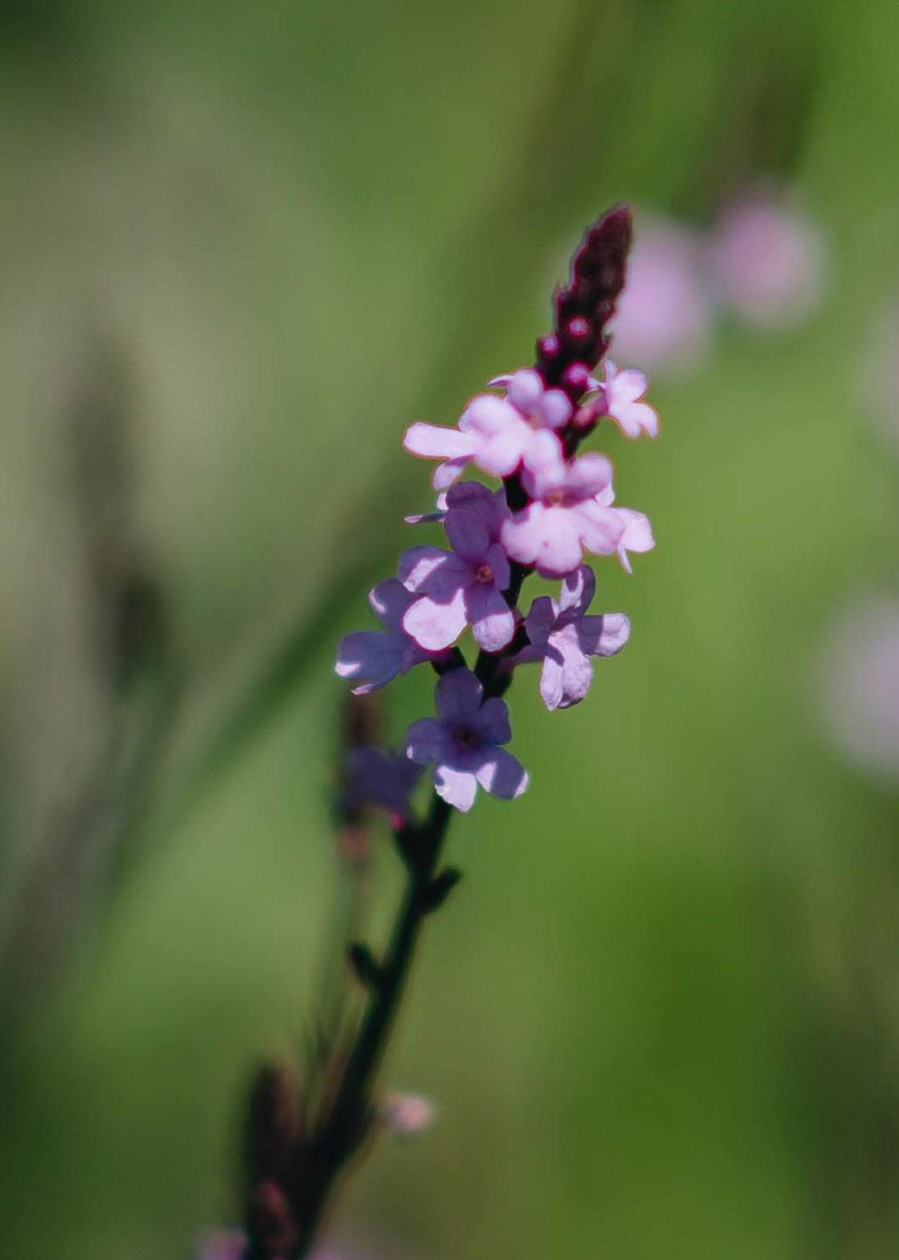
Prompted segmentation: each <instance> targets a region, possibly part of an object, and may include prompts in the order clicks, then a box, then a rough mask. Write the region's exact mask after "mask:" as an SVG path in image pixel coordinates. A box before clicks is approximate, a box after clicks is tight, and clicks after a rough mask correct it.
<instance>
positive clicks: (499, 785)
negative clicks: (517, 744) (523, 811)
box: [475, 748, 528, 801]
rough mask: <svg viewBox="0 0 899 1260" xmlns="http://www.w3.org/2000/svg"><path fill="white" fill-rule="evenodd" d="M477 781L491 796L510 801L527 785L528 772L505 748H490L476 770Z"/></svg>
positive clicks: (519, 794)
mask: <svg viewBox="0 0 899 1260" xmlns="http://www.w3.org/2000/svg"><path fill="white" fill-rule="evenodd" d="M475 773H476V775H477V780H478V783H480V785H481V787H482V788H483V789H484V791H485V792H489V793H490V795H491V796H499V797H500V798H501V799H502V800H505V801H511V800H513V799H514V798H515V797H516V796H521V794H522V792H523V791H524V790H525V788H526V787H527V785H528V772H527V770H525V768H524V766H523V765H522V764H521V762H520V761H519V760H518V758H517V757H513V756H512V754H511V753H510V752H506V750H505V748H491V749H490V752H489V754H488V755H487V756H486V757H485V759H484V761H483V762H482V763H481V765H480V766H479V768H478V769H477V771H476V772H475Z"/></svg>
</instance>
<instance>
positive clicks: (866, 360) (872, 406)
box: [860, 302, 899, 453]
mask: <svg viewBox="0 0 899 1260" xmlns="http://www.w3.org/2000/svg"><path fill="white" fill-rule="evenodd" d="M860 385H861V391H862V397H863V400H864V403H865V407H866V411H867V414H868V416H869V417H870V419H871V422H872V424H873V425H874V427H875V428H876V429H877V431H878V433H880V435H881V436H882V437H884V438H885V439H886V440H887V441H888V442H889V443H890V444H891V445H892V447H893V448H894V450H895V451H896V452H897V453H899V302H894V304H893V305H892V306H891V307H889V308H888V309H887V310H886V311H884V312H883V313H882V314H881V315H880V317H879V319H878V320H877V322H876V324H875V325H874V327H873V328H872V329H871V335H870V340H869V343H868V345H867V347H866V349H865V352H864V353H863V355H862V369H861V380H860Z"/></svg>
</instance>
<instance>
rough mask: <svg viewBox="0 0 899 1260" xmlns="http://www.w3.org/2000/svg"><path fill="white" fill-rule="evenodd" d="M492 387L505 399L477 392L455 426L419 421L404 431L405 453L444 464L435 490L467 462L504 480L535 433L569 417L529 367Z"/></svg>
mask: <svg viewBox="0 0 899 1260" xmlns="http://www.w3.org/2000/svg"><path fill="white" fill-rule="evenodd" d="M492 383H493V382H491V384H492ZM496 383H497V384H502V385H504V386H505V388H506V397H505V398H498V397H497V396H496V395H495V394H478V395H477V396H476V397H475V398H473V399H472V400H471V402H470V403H469V404H468V406H467V407H466V409H465V411H464V412H463V413H462V416H461V417H460V419H459V425H458V428H455V429H450V428H446V427H444V426H442V425H435V424H423V423H421V422H418V423H416V424H413V425H411V426H410V428H409V429H407V431H406V436H405V438H404V439H403V445H404V446H405V448H406V450H407V451H411V453H412V454H413V455H419V456H420V457H421V458H422V459H441V460H443V461H444V462H443V463H442V464H440V465H439V466H438V467H437V468H436V469H435V471H434V476H433V478H432V484H433V485H434V488H435V489H437V490H441V489H444V488H445V487H446V486H449V485H451V484H452V483H453V482H454V481H455V480H456V479H457V478H458V477H459V476H461V474H462V472H463V470H464V469H465V467H466V465H467V464H469V463H474V464H475V466H476V467H477V468H480V469H481V471H482V472H485V473H489V474H490V476H492V477H508V476H509V475H510V474H511V473H513V472H515V470H516V469H517V468H518V466H519V465H520V464H521V463H522V462H524V463H525V464H527V462H528V455H529V452H530V450H531V448H532V444H533V440H534V437H535V435H536V434H537V433H539V432H542V431H545V430H547V429H558V428H561V427H562V426H563V425H565V424H566V423H567V421H568V420H569V419H570V417H571V413H572V406H571V403H570V402H569V401H568V399H567V397H566V396H565V394H564V393H563V392H562V390H559V389H546V388H545V386H544V384H543V381H542V380H541V379H540V375H539V373H538V372H535V371H534V370H533V369H532V368H522V369H521V370H520V371H518V372H515V373H514V374H513V375H511V376H503V377H497V378H496Z"/></svg>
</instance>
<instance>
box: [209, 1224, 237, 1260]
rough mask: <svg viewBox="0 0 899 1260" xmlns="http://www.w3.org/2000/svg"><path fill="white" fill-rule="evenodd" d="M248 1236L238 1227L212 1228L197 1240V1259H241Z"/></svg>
mask: <svg viewBox="0 0 899 1260" xmlns="http://www.w3.org/2000/svg"><path fill="white" fill-rule="evenodd" d="M246 1245H247V1240H246V1236H245V1235H244V1234H242V1233H241V1232H240V1231H239V1230H236V1229H211V1230H209V1231H207V1233H205V1234H203V1235H202V1236H201V1237H200V1239H199V1240H198V1242H197V1260H240V1257H241V1256H242V1255H243V1250H244V1247H246Z"/></svg>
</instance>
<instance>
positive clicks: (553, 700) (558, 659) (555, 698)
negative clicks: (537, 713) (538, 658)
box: [540, 652, 564, 712]
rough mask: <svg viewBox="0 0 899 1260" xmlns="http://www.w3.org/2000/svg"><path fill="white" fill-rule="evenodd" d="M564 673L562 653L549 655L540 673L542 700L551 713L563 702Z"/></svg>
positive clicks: (544, 660) (545, 658)
mask: <svg viewBox="0 0 899 1260" xmlns="http://www.w3.org/2000/svg"><path fill="white" fill-rule="evenodd" d="M563 672H564V670H563V662H562V655H561V653H556V652H549V653H547V655H546V656H545V657H544V659H543V668H542V669H541V671H540V698H541V699H542V701H543V703H544V704H545V705H546V707H547V709H549V711H550V712H552V711H553V709H557V708H558V707H559V705H560V704H561V701H562V695H563Z"/></svg>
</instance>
